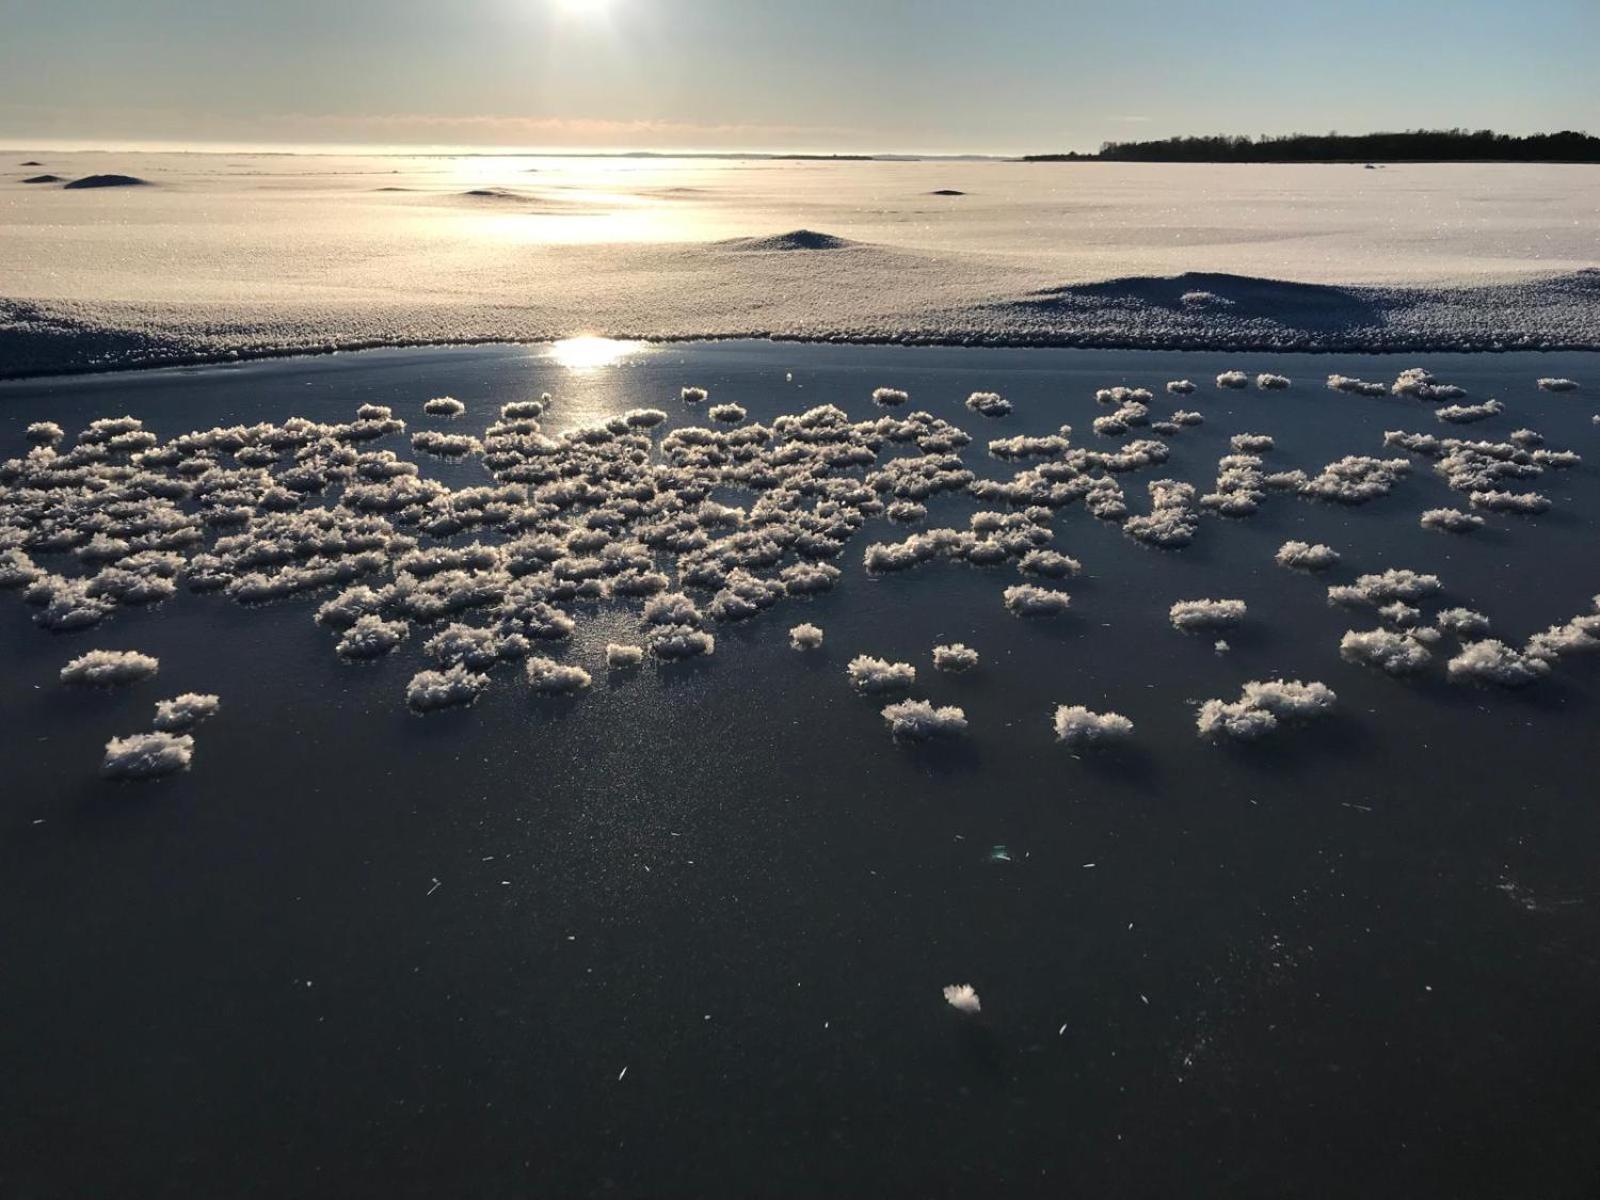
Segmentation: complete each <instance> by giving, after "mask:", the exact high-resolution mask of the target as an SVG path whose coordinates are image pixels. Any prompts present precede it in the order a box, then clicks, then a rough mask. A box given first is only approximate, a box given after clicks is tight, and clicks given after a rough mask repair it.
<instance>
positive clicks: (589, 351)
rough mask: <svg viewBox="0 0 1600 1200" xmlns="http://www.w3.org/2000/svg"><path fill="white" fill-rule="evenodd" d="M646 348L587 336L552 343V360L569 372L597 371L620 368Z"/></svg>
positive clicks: (615, 339)
mask: <svg viewBox="0 0 1600 1200" xmlns="http://www.w3.org/2000/svg"><path fill="white" fill-rule="evenodd" d="M644 348H645V343H644V342H627V341H620V340H618V339H617V338H604V337H593V336H589V335H585V336H583V337H570V338H562V339H561V340H560V341H559V342H555V343H552V345H551V346H550V358H551V361H553V362H555V363H556V364H557V365H558V366H562V367H565V368H566V369H567V370H569V371H596V370H599V369H600V368H601V367H615V366H618V365H620V364H621V363H623V362H624V361H626V360H627V359H628V358H630V357H631V356H633V355H635V354H638V353H639V352H640V351H642V350H643V349H644Z"/></svg>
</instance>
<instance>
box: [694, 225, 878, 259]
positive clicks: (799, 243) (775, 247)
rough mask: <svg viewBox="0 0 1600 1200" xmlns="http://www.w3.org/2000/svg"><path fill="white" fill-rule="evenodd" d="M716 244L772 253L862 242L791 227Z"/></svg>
mask: <svg viewBox="0 0 1600 1200" xmlns="http://www.w3.org/2000/svg"><path fill="white" fill-rule="evenodd" d="M716 245H718V246H720V247H721V248H722V249H724V250H739V251H759V252H763V253H772V252H787V251H791V250H848V249H850V248H851V247H853V246H859V245H861V243H860V242H852V241H851V240H850V239H849V238H842V237H838V236H837V235H835V234H831V233H819V232H818V231H817V230H815V229H791V230H790V231H789V232H788V233H775V234H772V235H771V236H770V237H743V238H728V239H727V240H725V241H721V242H717V243H716Z"/></svg>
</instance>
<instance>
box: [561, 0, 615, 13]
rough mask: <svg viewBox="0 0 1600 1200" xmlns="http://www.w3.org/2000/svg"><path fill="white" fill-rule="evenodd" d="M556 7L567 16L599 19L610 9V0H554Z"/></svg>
mask: <svg viewBox="0 0 1600 1200" xmlns="http://www.w3.org/2000/svg"><path fill="white" fill-rule="evenodd" d="M556 7H557V8H559V9H560V10H561V11H562V12H564V13H567V14H568V15H569V16H574V17H600V16H604V15H605V12H606V10H607V9H608V8H610V7H611V0H556Z"/></svg>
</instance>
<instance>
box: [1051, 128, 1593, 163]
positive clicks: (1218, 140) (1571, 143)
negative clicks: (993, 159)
mask: <svg viewBox="0 0 1600 1200" xmlns="http://www.w3.org/2000/svg"><path fill="white" fill-rule="evenodd" d="M1022 161H1023V162H1096V161H1098V162H1208V163H1209V162H1245V163H1249V162H1256V163H1265V162H1418V161H1423V162H1600V138H1597V137H1591V136H1590V135H1589V134H1587V133H1574V132H1573V131H1571V130H1563V131H1562V132H1560V133H1535V134H1529V135H1527V136H1525V137H1516V136H1512V135H1511V134H1505V133H1495V132H1494V131H1493V130H1491V129H1478V130H1467V129H1411V130H1406V131H1404V132H1400V133H1362V134H1340V133H1326V134H1313V133H1290V134H1281V135H1267V136H1263V137H1259V138H1253V137H1250V136H1248V135H1245V136H1230V135H1227V134H1216V135H1212V136H1208V137H1174V138H1161V139H1158V140H1154V141H1147V142H1105V143H1103V144H1102V145H1101V147H1100V151H1099V153H1097V154H1077V153H1068V154H1028V155H1024V156H1023V159H1022Z"/></svg>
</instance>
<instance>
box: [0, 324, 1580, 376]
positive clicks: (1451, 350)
mask: <svg viewBox="0 0 1600 1200" xmlns="http://www.w3.org/2000/svg"><path fill="white" fill-rule="evenodd" d="M578 336H582V337H600V338H605V339H607V340H612V341H619V342H639V343H643V344H645V345H648V346H651V347H664V346H681V345H703V344H707V343H719V342H765V343H769V344H771V345H794V346H819V345H820V346H877V347H888V346H903V347H905V348H907V349H951V350H963V349H964V350H1134V351H1142V352H1146V353H1152V354H1206V353H1212V354H1221V353H1237V354H1311V355H1328V356H1332V355H1339V354H1343V355H1361V356H1385V355H1402V354H1404V355H1412V354H1467V355H1486V356H1487V355H1501V354H1596V353H1600V335H1597V336H1596V339H1595V340H1594V341H1593V342H1588V343H1574V344H1566V343H1546V344H1542V345H1515V344H1507V343H1499V344H1477V343H1474V344H1454V345H1452V344H1445V343H1437V342H1430V341H1426V340H1424V341H1420V342H1416V343H1396V344H1387V345H1381V346H1374V345H1370V344H1362V343H1351V344H1347V345H1320V344H1319V345H1292V344H1284V343H1281V342H1279V343H1270V342H1265V341H1262V342H1256V341H1251V340H1248V339H1246V340H1239V341H1209V340H1204V339H1200V340H1195V341H1187V342H1181V343H1177V344H1173V343H1156V342H1141V341H1138V340H1116V339H1093V338H1087V339H1064V340H1063V339H1055V340H1052V339H1050V338H1047V337H1041V338H1032V339H1030V338H1017V337H1008V336H1003V335H993V336H977V335H974V336H970V337H962V336H959V335H951V336H937V335H928V336H913V337H907V336H900V337H893V336H887V335H885V336H874V335H871V334H863V335H831V334H818V335H814V336H812V335H805V334H771V333H755V332H747V333H720V334H701V333H690V334H641V333H626V332H624V333H594V332H590V331H585V332H583V333H582V334H568V335H564V337H562V336H549V337H531V336H530V337H510V336H508V337H497V336H489V337H481V338H456V339H437V338H434V339H419V340H409V339H399V340H394V341H382V340H373V341H366V342H359V343H351V344H349V345H341V346H314V345H306V346H286V347H271V348H265V347H264V348H259V349H236V350H230V351H221V352H218V353H214V354H206V353H197V354H181V353H180V354H174V355H171V356H163V357H159V358H144V359H138V358H135V359H129V360H127V361H123V362H115V363H94V364H75V363H63V364H60V365H58V366H45V367H39V368H36V369H28V370H23V371H16V372H10V371H7V370H6V369H5V368H4V367H3V366H0V386H3V385H6V384H14V383H15V384H24V383H31V382H36V381H40V380H50V379H77V378H88V377H94V376H104V375H127V374H148V373H152V372H156V371H178V370H188V369H193V368H201V367H227V366H242V365H246V364H251V363H269V362H283V361H287V360H290V359H297V358H305V359H321V358H333V357H335V356H337V355H341V354H365V353H369V352H372V351H377V350H448V349H474V348H487V347H495V346H527V347H542V346H552V345H555V344H556V343H557V342H560V341H562V340H564V338H565V337H578ZM3 351H4V340H3V337H0V354H3Z"/></svg>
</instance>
